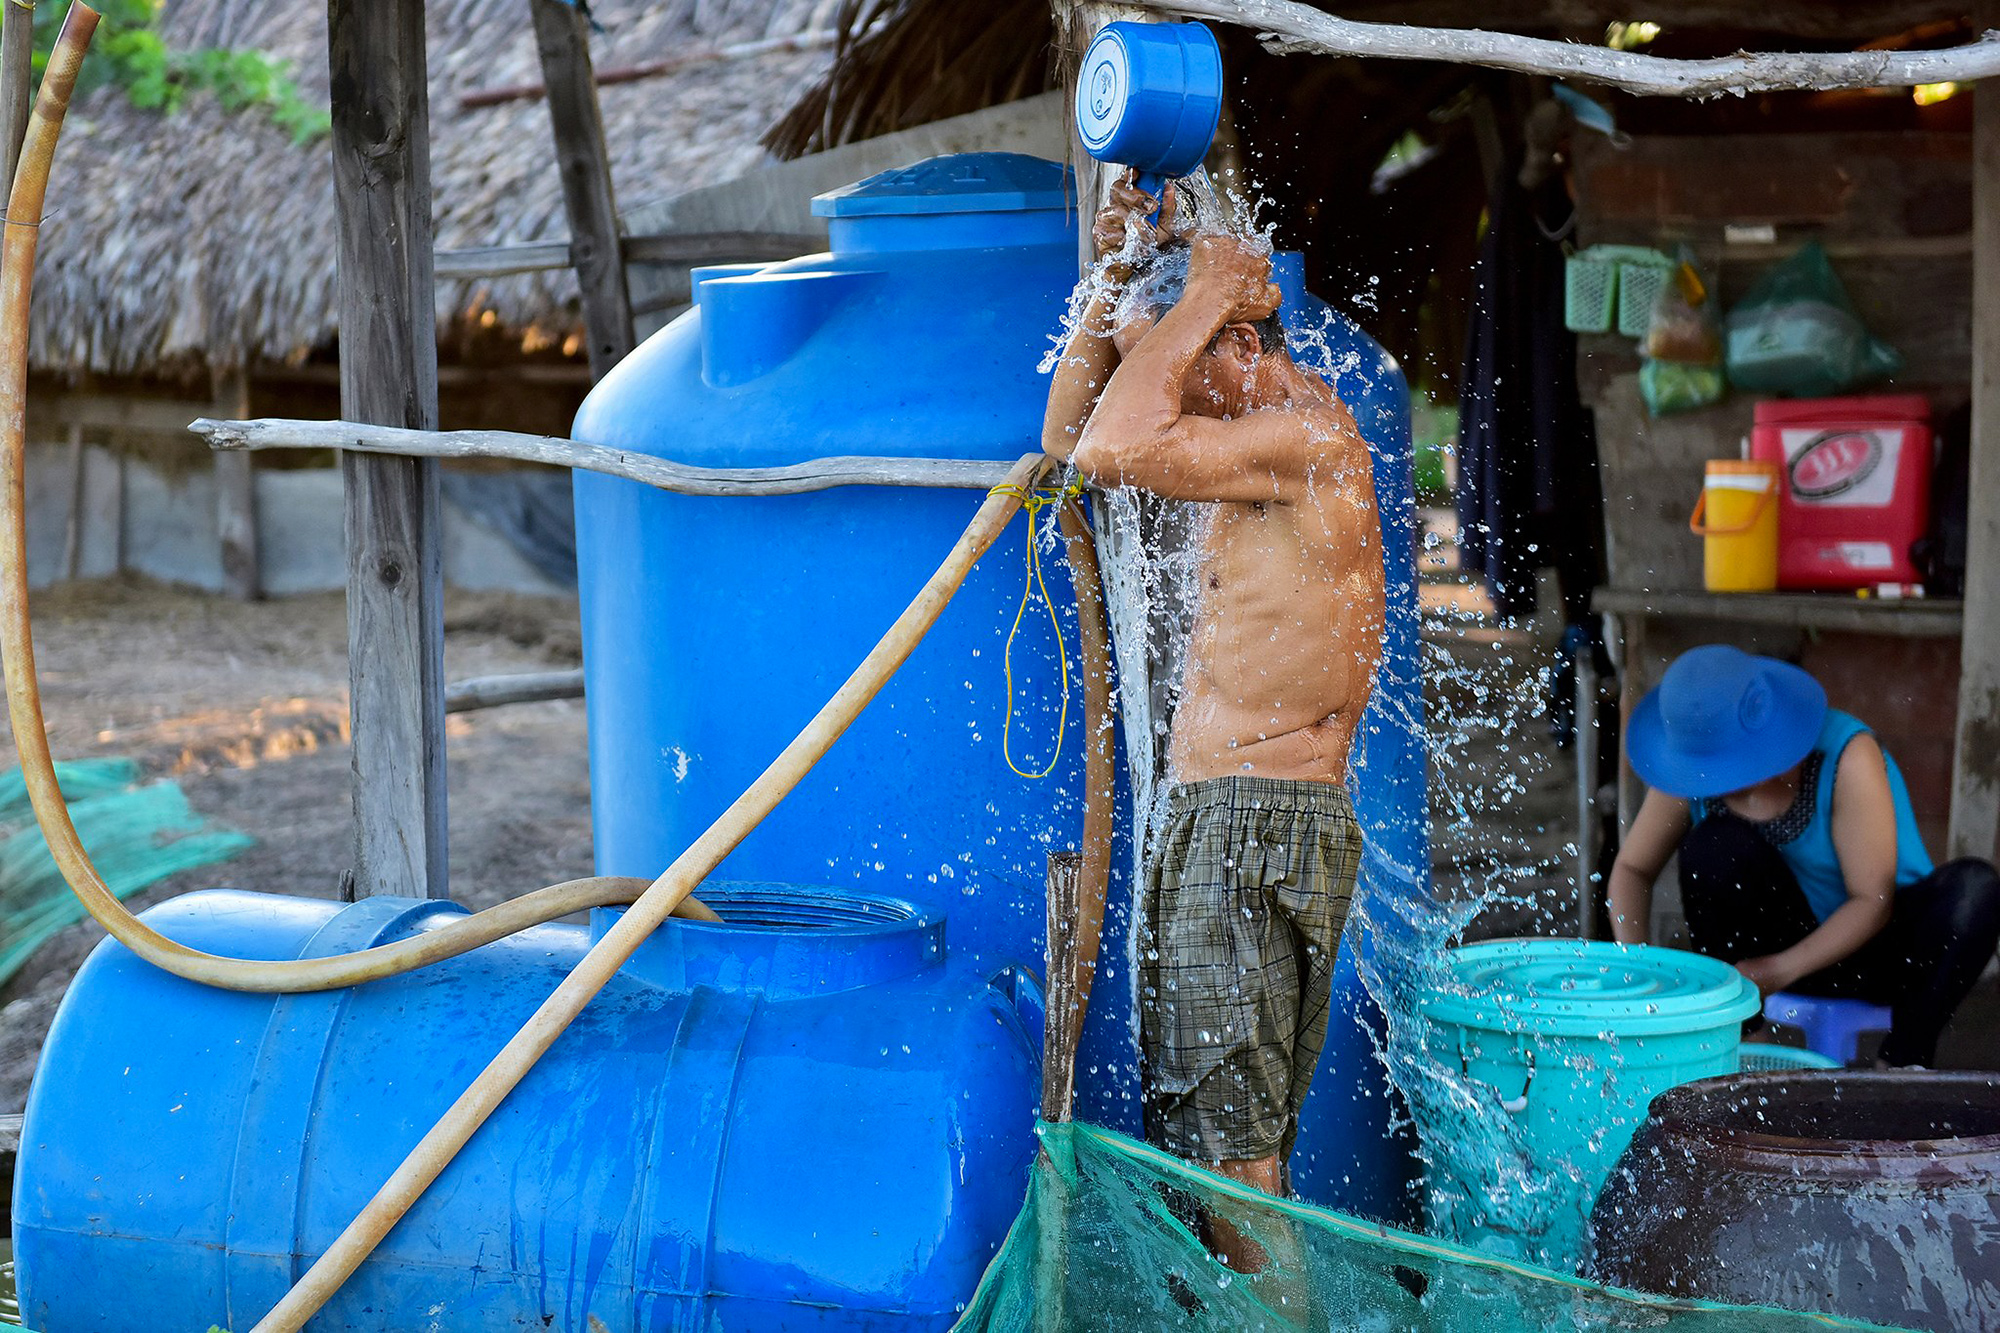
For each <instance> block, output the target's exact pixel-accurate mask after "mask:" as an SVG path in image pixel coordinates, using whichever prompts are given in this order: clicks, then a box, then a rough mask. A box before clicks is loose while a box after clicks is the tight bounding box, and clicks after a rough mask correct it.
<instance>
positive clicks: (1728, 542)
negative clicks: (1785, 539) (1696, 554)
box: [1688, 458, 1783, 592]
mask: <svg viewBox="0 0 2000 1333" xmlns="http://www.w3.org/2000/svg"><path fill="white" fill-rule="evenodd" d="M1782 485H1783V478H1782V477H1781V476H1780V475H1779V472H1778V466H1777V464H1775V463H1767V462H1764V461H1762V460H1757V459H1747V460H1746V459H1737V458H1713V459H1710V460H1709V463H1708V472H1707V475H1706V476H1704V477H1703V479H1702V487H1701V498H1700V499H1699V500H1697V501H1695V506H1694V514H1693V516H1692V517H1690V518H1689V519H1688V530H1689V531H1690V532H1692V533H1694V535H1695V536H1697V537H1699V538H1701V581H1702V586H1703V587H1705V588H1707V589H1708V590H1709V591H1710V592H1770V591H1772V590H1773V589H1775V588H1776V587H1777V586H1778V490H1779V487H1780V486H1782Z"/></svg>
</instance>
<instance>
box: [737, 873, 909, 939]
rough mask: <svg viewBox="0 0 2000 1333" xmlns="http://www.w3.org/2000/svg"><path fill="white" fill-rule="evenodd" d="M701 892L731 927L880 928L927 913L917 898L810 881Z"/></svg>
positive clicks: (783, 928)
mask: <svg viewBox="0 0 2000 1333" xmlns="http://www.w3.org/2000/svg"><path fill="white" fill-rule="evenodd" d="M700 894H701V899H702V901H703V902H705V903H707V904H708V905H709V906H710V907H712V908H714V909H715V911H716V912H717V914H718V915H720V916H721V917H722V919H723V922H724V924H725V926H726V927H727V928H730V929H742V928H747V929H760V930H827V931H854V930H879V929H881V928H883V927H885V926H900V925H907V924H909V923H911V922H914V921H918V920H920V919H921V917H922V913H921V912H919V911H918V909H917V907H916V905H915V904H914V903H908V902H904V901H903V900H901V899H899V898H878V897H874V896H872V895H868V894H859V893H843V892H841V891H839V890H837V889H823V888H814V887H809V886H806V885H788V884H787V885H780V884H729V883H720V884H718V883H709V884H705V885H703V886H702V888H701V891H700Z"/></svg>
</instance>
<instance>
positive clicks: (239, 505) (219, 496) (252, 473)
mask: <svg viewBox="0 0 2000 1333" xmlns="http://www.w3.org/2000/svg"><path fill="white" fill-rule="evenodd" d="M0 2H4V0H0ZM215 404H216V408H217V410H219V411H225V412H228V413H229V414H230V415H232V416H238V417H247V416H249V415H250V377H249V375H248V374H247V373H246V372H244V371H242V370H237V371H233V372H231V373H230V374H227V375H220V376H217V377H216V385H215ZM215 532H216V537H217V539H218V541H219V543H220V545H221V548H222V550H221V556H222V591H223V592H224V593H225V594H227V595H228V596H230V597H234V598H236V599H237V600H238V601H244V602H249V601H255V600H256V598H257V596H258V594H259V593H260V592H261V591H262V588H261V587H260V585H259V583H258V578H257V574H258V552H257V469H256V459H255V458H253V457H252V456H251V455H249V454H238V453H218V454H216V455H215Z"/></svg>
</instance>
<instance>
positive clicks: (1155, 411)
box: [1073, 235, 1315, 501]
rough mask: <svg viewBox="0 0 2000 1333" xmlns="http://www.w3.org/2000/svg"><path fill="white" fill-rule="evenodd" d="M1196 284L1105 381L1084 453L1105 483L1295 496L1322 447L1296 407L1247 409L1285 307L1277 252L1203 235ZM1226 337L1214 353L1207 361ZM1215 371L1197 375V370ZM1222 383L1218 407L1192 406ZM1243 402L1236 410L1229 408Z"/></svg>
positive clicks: (1193, 274)
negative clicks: (1261, 326) (1193, 377)
mask: <svg viewBox="0 0 2000 1333" xmlns="http://www.w3.org/2000/svg"><path fill="white" fill-rule="evenodd" d="M1192 251H1193V252H1192V254H1191V255H1190V256H1189V265H1188V281H1187V288H1186V290H1185V292H1184V293H1183V294H1182V296H1181V299H1180V300H1179V301H1178V302H1176V303H1175V305H1174V307H1173V308H1172V309H1171V310H1169V311H1168V312H1167V313H1166V315H1165V316H1163V317H1162V318H1161V319H1160V321H1159V322H1158V323H1157V324H1155V325H1154V326H1153V327H1152V328H1151V329H1150V330H1148V331H1147V333H1146V335H1145V336H1144V337H1143V338H1142V339H1140V341H1139V345H1138V346H1137V347H1135V348H1133V349H1132V351H1131V354H1130V355H1128V356H1127V357H1126V358H1125V360H1124V362H1123V364H1121V365H1120V366H1119V367H1118V369H1117V371H1116V372H1115V373H1114V374H1113V375H1112V376H1111V382H1110V383H1109V384H1108V385H1107V386H1105V389H1104V393H1103V396H1102V397H1101V398H1100V399H1099V400H1098V403H1097V408H1096V410H1095V411H1094V412H1092V413H1091V416H1090V421H1089V424H1088V425H1087V426H1086V428H1085V429H1084V433H1083V438H1082V440H1081V441H1080V442H1079V443H1078V445H1077V448H1076V451H1075V454H1074V456H1073V461H1074V462H1075V463H1076V466H1077V468H1078V470H1079V471H1081V472H1082V473H1083V474H1084V475H1085V476H1086V477H1088V478H1089V479H1090V480H1091V481H1093V482H1095V483H1096V484H1098V485H1101V486H1138V487H1141V488H1143V489H1145V490H1149V491H1153V492H1155V493H1157V494H1160V495H1165V496H1168V497H1170V498H1173V499H1181V500H1238V501H1251V500H1277V501H1288V500H1290V499H1293V498H1294V497H1295V496H1296V495H1297V493H1298V490H1299V486H1300V484H1301V483H1302V481H1303V479H1304V476H1305V472H1306V467H1307V465H1308V462H1309V461H1310V459H1311V457H1312V456H1313V454H1314V452H1315V450H1314V441H1313V440H1312V438H1311V436H1310V434H1309V428H1308V425H1307V423H1306V421H1305V420H1304V418H1303V417H1302V416H1301V414H1299V413H1296V412H1257V411H1245V410H1244V409H1245V406H1246V405H1247V404H1248V403H1249V402H1250V401H1251V399H1252V396H1253V394H1254V393H1255V392H1256V389H1257V387H1258V386H1257V385H1256V384H1255V383H1254V380H1255V377H1256V376H1257V375H1258V374H1259V373H1260V372H1259V362H1260V360H1261V359H1262V358H1261V357H1260V356H1259V347H1260V344H1259V342H1258V336H1257V331H1256V329H1255V327H1254V326H1255V324H1256V322H1257V321H1258V320H1261V319H1263V318H1264V317H1265V316H1267V315H1269V314H1270V313H1271V312H1272V311H1274V310H1276V309H1277V305H1278V290H1277V288H1276V287H1275V286H1273V285H1271V282H1270V259H1269V256H1268V255H1267V254H1266V253H1264V252H1263V251H1262V250H1261V249H1260V248H1258V247H1256V246H1254V245H1253V244H1252V243H1250V242H1248V241H1244V240H1242V239H1240V238H1237V237H1234V236H1221V235H1210V236H1202V237H1199V238H1198V239H1196V241H1195V242H1194V245H1193V247H1192ZM1211 343H1214V344H1215V347H1214V354H1213V355H1212V356H1209V357H1208V360H1207V364H1206V365H1205V366H1204V367H1203V368H1202V369H1201V370H1199V371H1196V367H1195V363H1196V362H1197V361H1199V360H1202V359H1203V357H1204V354H1206V353H1208V352H1209V349H1210V344H1211ZM1191 372H1194V373H1196V374H1198V375H1199V376H1200V378H1201V380H1202V381H1203V382H1202V383H1201V384H1199V385H1196V386H1190V382H1189V377H1190V373H1191ZM1191 387H1193V388H1194V390H1195V391H1196V392H1200V393H1204V394H1208V395H1211V396H1212V398H1213V400H1214V401H1215V403H1216V410H1217V415H1216V416H1212V417H1211V416H1202V415H1197V414H1195V413H1191V412H1187V411H1184V410H1183V403H1184V401H1185V395H1186V394H1187V392H1188V391H1189V389H1190V388H1191ZM1225 411H1228V412H1231V413H1233V414H1236V415H1234V417H1233V419H1230V420H1223V419H1222V414H1223V413H1224V412H1225Z"/></svg>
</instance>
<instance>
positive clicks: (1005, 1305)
mask: <svg viewBox="0 0 2000 1333" xmlns="http://www.w3.org/2000/svg"><path fill="white" fill-rule="evenodd" d="M1040 1133H1041V1137H1042V1152H1041V1154H1040V1156H1039V1157H1038V1158H1037V1160H1036V1163H1035V1168H1034V1174H1033V1178H1032V1179H1031V1181H1030V1182H1029V1187H1028V1203H1027V1207H1026V1208H1025V1209H1024V1210H1023V1211H1022V1213H1021V1215H1020V1216H1019V1217H1018V1218H1016V1219H1015V1222H1014V1226H1013V1229H1012V1230H1011V1231H1009V1232H1008V1233H1007V1241H1006V1244H1004V1245H1003V1246H1002V1247H1001V1249H1000V1253H999V1254H998V1255H996V1256H995V1257H994V1260H993V1263H992V1264H991V1266H989V1267H988V1268H987V1270H986V1276H985V1277H984V1278H983V1279H981V1281H980V1283H979V1288H978V1290H977V1291H976V1292H974V1293H973V1297H972V1301H971V1303H970V1304H969V1305H968V1306H967V1308H966V1311H965V1314H964V1316H963V1317H961V1318H960V1320H959V1322H958V1323H957V1325H956V1326H955V1330H956V1333H1130V1331H1131V1330H1134V1329H1146V1330H1160V1329H1171V1330H1189V1331H1190V1333H1256V1331H1257V1330H1264V1331H1265V1333H1297V1330H1300V1329H1312V1330H1315V1331H1316V1333H1318V1331H1321V1330H1330V1329H1338V1330H1343V1331H1345V1330H1350V1329H1354V1330H1368V1331H1370V1333H1375V1331H1377V1330H1379V1333H1433V1331H1434V1333H1529V1330H1533V1331H1534V1333H1542V1331H1543V1330H1547V1329H1564V1330H1568V1329H1587V1330H1627V1329H1630V1330H1638V1329H1648V1330H1652V1329H1664V1330H1667V1333H1806V1330H1809V1329H1810V1330H1824V1329H1828V1328H1844V1329H1870V1328H1879V1327H1880V1326H1879V1325H1874V1324H1863V1323H1858V1322H1855V1321H1853V1320H1847V1319H1840V1318H1836V1317H1834V1316H1832V1315H1819V1314H1799V1313H1795V1312H1793V1311H1788V1310H1767V1309H1756V1308H1752V1307H1748V1306H1737V1305H1718V1304H1715V1303H1712V1302H1708V1301H1691V1300H1669V1299H1666V1298H1664V1297H1659V1296H1646V1295H1641V1294H1639V1293H1637V1292H1630V1291H1620V1290H1618V1289H1616V1288H1613V1287H1605V1286H1600V1285H1598V1284H1595V1283H1590V1282H1585V1281H1582V1280H1581V1279H1578V1278H1574V1277H1567V1276H1564V1275H1562V1274H1559V1273H1552V1272H1549V1271H1547V1270H1545V1269H1539V1268H1533V1267H1530V1266H1528V1265H1526V1264H1521V1263H1516V1262H1513V1261H1511V1260H1507V1259H1502V1258H1499V1257H1497V1256H1494V1255H1486V1254H1478V1253H1475V1252H1473V1251H1471V1250H1467V1249H1462V1248H1460V1247H1458V1246H1456V1245H1450V1244H1447V1243H1445V1242H1443V1241H1437V1240H1432V1239H1430V1238H1429V1237H1426V1236H1418V1235H1413V1234H1411V1233H1409V1232H1406V1231H1396V1230H1393V1229H1391V1228H1388V1227H1384V1226H1379V1225H1377V1224H1376V1223H1373V1222H1366V1221H1362V1220H1361V1219H1359V1218H1353V1217H1347V1216H1345V1215H1343V1214H1340V1213H1334V1212H1329V1211H1327V1210H1325V1209H1320V1208H1310V1207H1307V1206H1306V1205H1304V1204H1298V1203H1290V1202H1286V1201H1284V1200H1280V1199H1275V1198H1272V1197H1271V1196H1270V1195H1268V1194H1260V1193H1258V1192H1257V1191H1255V1190H1253V1189H1250V1188H1248V1187H1247V1186H1244V1185H1239V1184H1237V1183H1235V1182H1234V1181H1230V1180H1225V1179H1224V1178H1223V1177H1221V1176H1218V1175H1215V1174H1212V1173H1211V1172H1208V1171H1203V1170H1201V1169H1200V1168H1199V1167H1195V1166H1190V1165H1189V1164H1188V1163H1186V1162H1183V1161H1180V1160H1178V1159H1177V1158H1174V1157H1171V1156H1169V1155H1168V1154H1166V1153H1164V1152H1161V1151H1160V1150H1159V1149H1157V1148H1151V1147H1148V1146H1147V1145H1145V1144H1143V1143H1135V1142H1133V1141H1132V1140H1131V1139H1128V1138H1125V1137H1123V1136H1122V1135H1119V1134H1115V1133H1113V1132H1111V1131H1110V1130H1106V1129H1098V1128H1096V1127H1095V1126H1091V1125H1077V1124H1065V1125H1047V1124H1045V1125H1043V1126H1041V1127H1040ZM1199 1215H1205V1216H1208V1217H1213V1218H1221V1219H1223V1220H1225V1221H1227V1222H1228V1223H1230V1224H1231V1225H1233V1226H1235V1228H1236V1229H1237V1231H1238V1232H1239V1233H1240V1234H1242V1235H1243V1236H1245V1237H1247V1238H1248V1239H1249V1240H1251V1241H1252V1242H1254V1243H1255V1244H1256V1245H1258V1246H1259V1247H1260V1248H1262V1250H1263V1251H1264V1253H1265V1254H1266V1255H1267V1256H1269V1260H1270V1262H1269V1263H1268V1264H1267V1265H1266V1266H1265V1268H1264V1270H1263V1271H1262V1272H1260V1273H1257V1274H1255V1275H1243V1274H1239V1273H1235V1272H1232V1271H1231V1270H1230V1269H1228V1268H1226V1267H1224V1266H1223V1265H1222V1264H1221V1263H1219V1262H1218V1261H1217V1260H1215V1259H1214V1258H1212V1257H1211V1256H1210V1255H1209V1253H1208V1252H1207V1250H1206V1249H1205V1248H1204V1247H1203V1245H1202V1243H1201V1241H1200V1240H1199V1239H1197V1237H1196V1235H1195V1232H1194V1230H1193V1229H1192V1227H1191V1225H1190V1221H1189V1219H1191V1218H1194V1217H1196V1216H1199Z"/></svg>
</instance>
